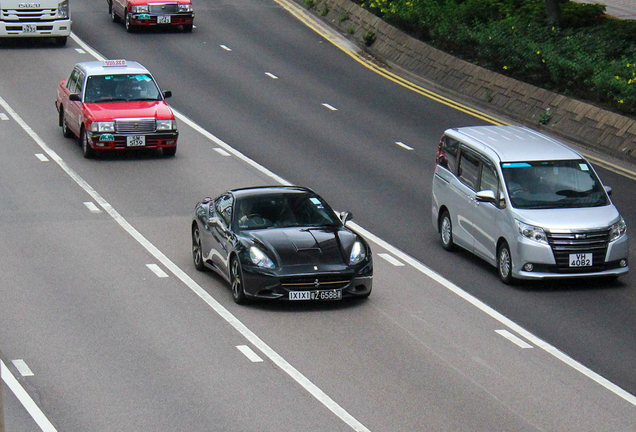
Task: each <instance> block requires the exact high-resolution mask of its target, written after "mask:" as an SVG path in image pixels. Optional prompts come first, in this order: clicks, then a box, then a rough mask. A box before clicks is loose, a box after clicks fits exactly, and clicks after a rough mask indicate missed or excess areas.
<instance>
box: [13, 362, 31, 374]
mask: <svg viewBox="0 0 636 432" xmlns="http://www.w3.org/2000/svg"><path fill="white" fill-rule="evenodd" d="M11 363H13V366H15V368H16V369H17V370H18V372H20V375H22V376H23V377H27V376H33V371H31V368H30V367H29V366H27V364H26V362H25V361H24V360H22V359H16V360H11Z"/></svg>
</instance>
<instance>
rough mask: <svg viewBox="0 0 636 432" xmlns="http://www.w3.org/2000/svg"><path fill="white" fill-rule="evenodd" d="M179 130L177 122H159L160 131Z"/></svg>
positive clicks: (158, 128)
mask: <svg viewBox="0 0 636 432" xmlns="http://www.w3.org/2000/svg"><path fill="white" fill-rule="evenodd" d="M176 128H177V122H175V121H174V120H157V130H158V131H169V130H175V129H176Z"/></svg>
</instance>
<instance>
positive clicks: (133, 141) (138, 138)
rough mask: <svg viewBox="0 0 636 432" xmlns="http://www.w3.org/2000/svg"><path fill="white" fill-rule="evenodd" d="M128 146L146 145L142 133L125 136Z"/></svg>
mask: <svg viewBox="0 0 636 432" xmlns="http://www.w3.org/2000/svg"><path fill="white" fill-rule="evenodd" d="M126 145H127V146H128V147H143V146H145V145H146V137H145V136H143V135H130V136H127V137H126Z"/></svg>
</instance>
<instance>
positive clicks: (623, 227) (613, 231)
mask: <svg viewBox="0 0 636 432" xmlns="http://www.w3.org/2000/svg"><path fill="white" fill-rule="evenodd" d="M625 234H627V224H626V223H625V220H624V219H623V218H622V217H621V219H620V220H619V221H618V222H616V223H615V224H614V225H612V226H611V227H610V241H611V242H613V241H616V240H618V239H619V238H621V237H623V236H624V235H625Z"/></svg>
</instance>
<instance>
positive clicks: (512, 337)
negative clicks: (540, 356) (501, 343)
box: [495, 330, 534, 348]
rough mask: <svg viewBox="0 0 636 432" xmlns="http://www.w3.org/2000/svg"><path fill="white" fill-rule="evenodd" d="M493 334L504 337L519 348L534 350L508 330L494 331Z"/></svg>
mask: <svg viewBox="0 0 636 432" xmlns="http://www.w3.org/2000/svg"><path fill="white" fill-rule="evenodd" d="M495 332H496V333H498V334H499V335H500V336H503V337H505V338H506V339H508V340H509V341H510V342H512V343H513V344H515V345H518V346H520V347H521V348H534V347H533V346H532V345H530V344H529V343H527V342H525V341H524V340H522V339H521V338H519V337H517V336H515V335H513V334H512V333H510V332H509V331H508V330H495Z"/></svg>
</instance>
